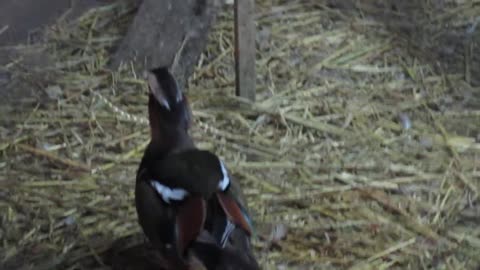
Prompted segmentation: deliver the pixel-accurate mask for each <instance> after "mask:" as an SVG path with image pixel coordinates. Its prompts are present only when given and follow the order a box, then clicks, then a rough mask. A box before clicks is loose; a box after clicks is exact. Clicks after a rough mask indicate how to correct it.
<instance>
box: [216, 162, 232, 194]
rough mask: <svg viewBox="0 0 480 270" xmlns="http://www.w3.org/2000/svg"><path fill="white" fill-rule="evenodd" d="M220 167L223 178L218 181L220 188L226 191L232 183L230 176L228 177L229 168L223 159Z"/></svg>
mask: <svg viewBox="0 0 480 270" xmlns="http://www.w3.org/2000/svg"><path fill="white" fill-rule="evenodd" d="M220 168H221V169H222V174H223V179H222V180H221V181H220V182H219V183H218V188H219V189H220V190H221V191H225V190H226V189H227V187H228V185H229V184H230V178H228V172H227V168H225V164H223V161H221V160H220Z"/></svg>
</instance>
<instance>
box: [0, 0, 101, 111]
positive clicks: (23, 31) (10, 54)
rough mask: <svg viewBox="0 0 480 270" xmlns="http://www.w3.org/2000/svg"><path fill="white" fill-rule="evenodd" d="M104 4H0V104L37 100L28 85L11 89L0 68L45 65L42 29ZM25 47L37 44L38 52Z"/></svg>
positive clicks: (23, 0)
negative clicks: (15, 64)
mask: <svg viewBox="0 0 480 270" xmlns="http://www.w3.org/2000/svg"><path fill="white" fill-rule="evenodd" d="M47 2H48V4H46V3H47ZM104 3H105V2H104V1H99V0H74V1H68V0H48V1H37V0H2V1H0V104H6V103H10V102H16V101H18V100H20V99H25V98H31V97H37V98H38V97H39V93H38V92H39V91H38V89H32V87H31V86H30V85H24V84H21V83H15V84H13V85H10V81H11V78H12V77H14V74H11V72H9V71H8V70H7V69H5V68H1V67H2V66H6V65H8V64H9V63H12V62H15V61H18V60H19V59H21V61H22V62H23V65H24V66H25V69H27V70H28V69H31V68H33V67H42V66H46V65H48V62H49V59H48V56H47V55H45V54H44V53H43V50H42V49H41V43H42V31H43V29H44V28H45V27H48V26H49V25H52V24H54V23H55V22H56V21H57V20H58V19H60V18H65V19H66V20H71V19H74V18H77V17H78V16H79V15H81V14H83V13H84V12H86V11H87V10H89V9H91V8H94V7H98V6H100V5H102V4H104ZM27 44H28V45H33V44H37V49H34V48H32V49H30V50H27V51H25V48H24V46H25V45H27Z"/></svg>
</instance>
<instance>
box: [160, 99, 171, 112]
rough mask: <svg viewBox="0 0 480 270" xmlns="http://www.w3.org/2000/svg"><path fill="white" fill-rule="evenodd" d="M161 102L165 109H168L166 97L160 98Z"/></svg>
mask: <svg viewBox="0 0 480 270" xmlns="http://www.w3.org/2000/svg"><path fill="white" fill-rule="evenodd" d="M161 103H162V105H163V107H165V109H167V110H168V111H170V104H168V101H167V100H166V99H162V100H161Z"/></svg>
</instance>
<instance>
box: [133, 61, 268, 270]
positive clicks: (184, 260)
mask: <svg viewBox="0 0 480 270" xmlns="http://www.w3.org/2000/svg"><path fill="white" fill-rule="evenodd" d="M149 87H150V91H151V93H150V96H149V120H150V127H151V141H150V144H149V145H148V147H147V149H146V150H145V153H144V156H143V158H142V161H141V163H140V167H139V169H138V172H137V180H136V188H135V203H136V208H137V214H138V218H139V223H140V225H141V227H142V229H143V231H144V233H145V235H146V236H147V238H148V240H149V241H150V242H151V244H152V245H153V246H154V247H155V248H157V249H158V250H159V252H161V253H163V254H165V255H166V256H167V257H168V258H169V261H171V263H172V268H171V269H191V268H189V267H191V263H190V262H191V261H192V260H199V261H201V262H202V263H203V265H205V266H206V269H218V270H220V269H259V268H258V264H257V263H256V260H255V258H254V256H253V253H252V251H251V247H250V236H251V232H252V227H251V223H250V218H249V217H248V213H247V210H246V208H245V201H244V198H243V196H242V194H241V190H240V188H239V186H238V184H237V183H236V182H234V181H232V180H231V177H230V175H229V173H228V170H227V168H226V166H225V164H224V163H223V161H221V160H220V158H219V157H218V156H216V155H215V154H213V153H211V152H209V151H205V150H199V149H196V147H195V145H194V143H193V140H192V139H191V137H190V136H189V133H188V131H189V126H190V118H191V116H190V111H189V109H188V103H187V101H186V98H185V97H184V96H183V95H182V94H181V91H180V90H179V89H178V88H177V85H176V82H175V80H174V79H173V77H172V75H171V74H170V73H169V72H168V70H167V69H157V70H155V71H152V73H151V74H150V75H149ZM200 236H201V237H200ZM212 256H213V257H212ZM231 256H234V257H235V258H238V259H237V260H234V259H227V257H231ZM222 258H223V259H222ZM235 261H238V262H235ZM240 262H243V263H240ZM232 263H233V264H232ZM229 264H230V266H231V267H230V268H229V267H227V266H228V265H229ZM234 265H235V267H237V268H232V267H233V266H234ZM241 265H244V267H242V266H241Z"/></svg>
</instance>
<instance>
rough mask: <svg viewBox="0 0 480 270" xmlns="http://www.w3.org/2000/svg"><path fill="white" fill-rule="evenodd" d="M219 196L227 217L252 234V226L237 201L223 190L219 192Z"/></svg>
mask: <svg viewBox="0 0 480 270" xmlns="http://www.w3.org/2000/svg"><path fill="white" fill-rule="evenodd" d="M217 198H218V201H219V202H220V205H221V206H222V208H223V211H224V212H225V215H226V216H227V218H228V219H229V220H230V221H231V222H232V223H234V224H235V225H237V226H239V227H241V228H242V229H244V230H245V231H246V232H247V233H248V234H249V235H252V228H251V227H250V224H249V223H248V221H247V219H246V217H245V216H244V214H243V212H242V210H241V209H240V207H239V206H238V203H237V201H235V199H234V198H233V197H231V196H229V195H227V194H224V193H222V192H217Z"/></svg>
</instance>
